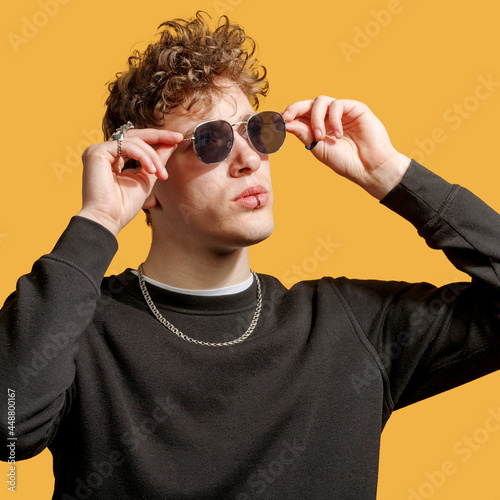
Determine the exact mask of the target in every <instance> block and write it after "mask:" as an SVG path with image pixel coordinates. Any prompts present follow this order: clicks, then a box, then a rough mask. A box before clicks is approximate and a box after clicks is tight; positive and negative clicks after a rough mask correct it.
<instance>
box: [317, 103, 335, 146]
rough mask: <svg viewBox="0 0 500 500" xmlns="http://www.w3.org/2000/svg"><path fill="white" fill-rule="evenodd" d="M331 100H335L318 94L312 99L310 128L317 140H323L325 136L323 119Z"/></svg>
mask: <svg viewBox="0 0 500 500" xmlns="http://www.w3.org/2000/svg"><path fill="white" fill-rule="evenodd" d="M332 101H335V99H334V98H333V97H327V96H324V95H320V96H318V97H316V99H315V100H314V103H313V106H312V109H311V128H312V129H313V131H314V137H315V139H316V140H317V141H321V140H323V139H324V138H325V136H326V127H325V120H326V117H327V115H328V110H329V106H330V103H331V102H332Z"/></svg>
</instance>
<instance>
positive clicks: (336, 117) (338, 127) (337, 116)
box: [328, 99, 346, 139]
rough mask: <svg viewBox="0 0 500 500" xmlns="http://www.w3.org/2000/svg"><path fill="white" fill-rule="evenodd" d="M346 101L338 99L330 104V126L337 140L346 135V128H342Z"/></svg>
mask: <svg viewBox="0 0 500 500" xmlns="http://www.w3.org/2000/svg"><path fill="white" fill-rule="evenodd" d="M345 104H346V101H345V100H343V99H337V100H335V101H333V102H331V103H330V106H329V112H328V120H329V122H330V126H331V127H332V130H333V133H334V135H335V137H336V138H337V139H340V138H341V137H342V135H343V134H344V128H343V126H342V117H343V116H344V113H345Z"/></svg>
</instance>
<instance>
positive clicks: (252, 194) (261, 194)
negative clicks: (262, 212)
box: [233, 186, 269, 208]
mask: <svg viewBox="0 0 500 500" xmlns="http://www.w3.org/2000/svg"><path fill="white" fill-rule="evenodd" d="M268 200H269V196H268V194H267V192H266V189H265V188H264V187H263V186H251V187H249V188H247V189H245V191H243V192H242V193H241V194H240V195H239V196H238V197H236V198H235V199H234V200H233V201H234V202H235V203H236V204H238V205H240V206H242V207H244V208H260V207H263V206H264V205H266V203H267V201H268Z"/></svg>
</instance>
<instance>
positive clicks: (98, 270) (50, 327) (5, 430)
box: [0, 216, 118, 460]
mask: <svg viewBox="0 0 500 500" xmlns="http://www.w3.org/2000/svg"><path fill="white" fill-rule="evenodd" d="M117 248H118V245H117V241H116V238H115V237H114V235H113V234H112V233H111V232H110V231H108V230H107V229H106V228H104V227H103V226H101V225H99V224H97V223H95V222H93V221H90V220H88V219H85V218H83V217H79V216H75V217H73V218H72V219H71V221H70V223H69V225H68V227H67V228H66V230H65V231H64V233H63V234H62V236H61V237H60V239H59V240H58V242H57V244H56V245H55V247H54V249H53V250H52V252H51V253H50V254H48V255H44V256H42V257H41V258H40V259H39V260H37V261H36V262H35V263H34V265H33V268H32V270H31V272H30V273H29V274H27V275H25V276H22V277H21V278H20V279H19V280H18V283H17V287H16V291H15V292H14V293H12V294H11V295H10V296H9V297H8V298H7V300H6V302H5V304H4V306H3V308H2V309H1V311H0V381H1V383H0V385H1V386H2V393H3V395H2V397H1V401H0V408H1V410H2V412H1V414H2V415H6V414H7V409H6V404H7V394H8V392H9V394H13V392H12V391H14V394H15V402H16V410H15V422H14V429H12V427H6V425H7V419H6V418H2V420H1V424H0V430H1V437H2V443H4V444H5V443H6V439H7V437H8V436H12V435H14V436H15V437H16V439H17V440H16V460H20V459H24V458H29V457H32V456H34V455H36V454H38V453H40V452H41V451H42V450H43V449H44V448H45V447H46V446H48V444H50V442H51V440H52V438H53V436H54V435H55V433H56V431H57V426H58V424H59V422H60V420H61V418H62V417H63V416H64V415H65V414H66V413H67V411H68V410H69V407H70V405H71V399H72V393H73V390H74V386H73V382H74V378H75V355H76V352H77V350H78V341H79V338H80V337H81V335H82V333H83V332H84V330H85V328H86V326H87V325H88V323H89V322H90V320H91V318H92V316H93V314H94V310H95V307H96V304H97V300H98V298H99V296H100V285H101V281H102V279H103V276H104V273H105V272H106V269H107V268H108V266H109V264H110V262H111V259H112V258H113V256H114V254H115V252H116V250H117ZM0 449H1V452H0V459H2V460H6V457H7V453H8V451H9V450H8V449H7V448H6V446H2V447H0Z"/></svg>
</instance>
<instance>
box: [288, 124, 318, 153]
mask: <svg viewBox="0 0 500 500" xmlns="http://www.w3.org/2000/svg"><path fill="white" fill-rule="evenodd" d="M286 131H287V132H290V133H291V134H293V135H294V136H295V137H297V138H298V139H299V140H300V141H302V143H303V144H304V146H306V147H307V146H309V145H310V144H311V143H312V142H313V141H314V140H315V138H314V132H313V130H312V129H311V127H310V126H309V123H306V122H305V121H302V120H294V121H293V122H291V123H287V125H286Z"/></svg>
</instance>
